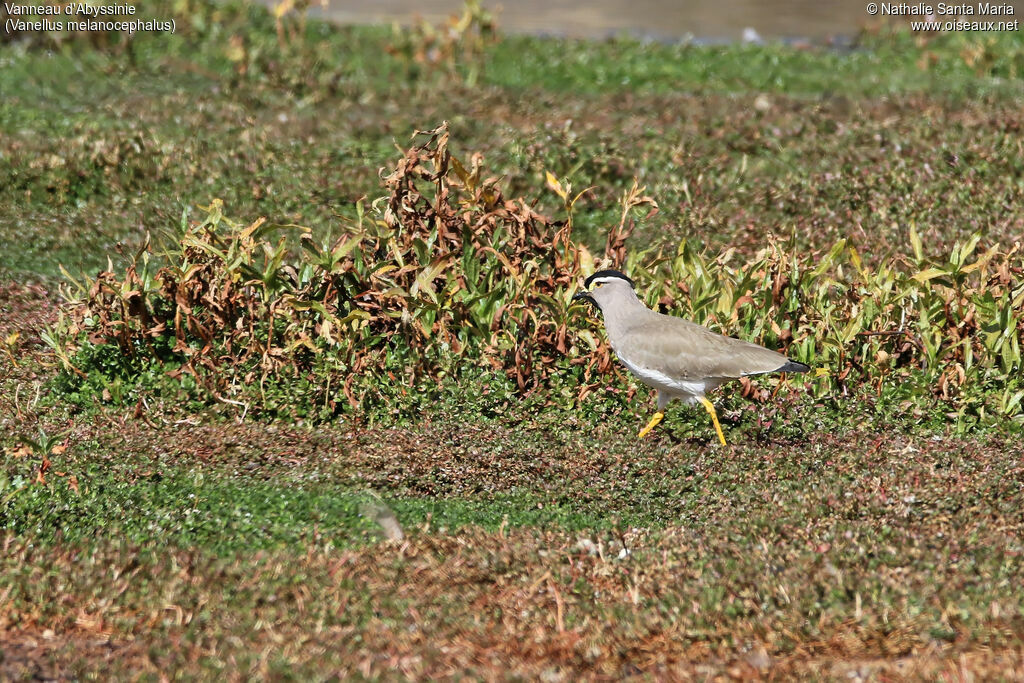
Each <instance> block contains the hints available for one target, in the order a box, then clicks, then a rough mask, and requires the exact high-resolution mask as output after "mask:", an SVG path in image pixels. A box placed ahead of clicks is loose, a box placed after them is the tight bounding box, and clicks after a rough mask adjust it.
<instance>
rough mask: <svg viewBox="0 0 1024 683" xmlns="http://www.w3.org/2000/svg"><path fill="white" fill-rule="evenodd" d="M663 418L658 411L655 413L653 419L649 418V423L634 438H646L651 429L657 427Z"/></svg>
mask: <svg viewBox="0 0 1024 683" xmlns="http://www.w3.org/2000/svg"><path fill="white" fill-rule="evenodd" d="M663 417H665V413H663V412H661V411H660V410H659V411H658V412H656V413H655V414H654V417H652V418H651V421H650V422H648V423H647V426H646V427H644V428H643V429H641V430H640V433H639V434H637V435H636V438H638V439H642V438H644V437H645V436H647V435H648V434H649V433H650V431H651V430H652V429H654V428H655V427H657V426H658V423H659V422H661V418H663Z"/></svg>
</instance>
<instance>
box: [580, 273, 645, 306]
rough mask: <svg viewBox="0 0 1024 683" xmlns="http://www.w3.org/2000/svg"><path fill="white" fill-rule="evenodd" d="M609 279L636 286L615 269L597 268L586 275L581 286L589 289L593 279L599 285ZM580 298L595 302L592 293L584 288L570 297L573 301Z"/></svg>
mask: <svg viewBox="0 0 1024 683" xmlns="http://www.w3.org/2000/svg"><path fill="white" fill-rule="evenodd" d="M610 279H615V280H622V281H624V282H628V283H629V286H630V287H634V288H635V287H636V285H634V284H633V281H632V280H630V279H629V278H628V277H627V276H626V275H625V274H624V273H620V272H619V271H617V270H599V271H597V272H596V273H594V274H593V275H591V276H590V277H588V278H587V281H586V282H585V283H584V285H583V286H584V287H586V288H587V289H590V288H591V285H593V284H594V282H595V281H596V282H597V284H598V285H600V284H601V283H602V282H607V281H608V280H610ZM581 299H582V300H584V301H589V302H590V303H592V304H596V303H597V301H596V300H595V299H594V295H593V294H591V293H590V292H588V291H586V290H584V291H582V292H577V293H576V294H574V295H573V297H572V300H573V301H579V300H581Z"/></svg>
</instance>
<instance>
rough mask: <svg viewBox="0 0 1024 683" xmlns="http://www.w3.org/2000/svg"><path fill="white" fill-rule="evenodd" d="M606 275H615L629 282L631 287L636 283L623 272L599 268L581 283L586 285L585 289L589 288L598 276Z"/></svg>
mask: <svg viewBox="0 0 1024 683" xmlns="http://www.w3.org/2000/svg"><path fill="white" fill-rule="evenodd" d="M606 277H617V278H619V279H620V280H625V281H626V282H628V283H629V286H630V287H632V288H633V289H636V285H635V284H634V283H633V281H632V280H630V279H629V277H627V276H626V274H625V273H620V272H619V271H617V270H599V271H597V272H596V273H594V274H593V275H591V276H590V277H588V278H587V281H586V282H584V283H583V286H584V287H586V288H587V289H590V285H592V284H593V283H594V280H597V279H599V278H606Z"/></svg>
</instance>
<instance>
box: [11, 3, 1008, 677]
mask: <svg viewBox="0 0 1024 683" xmlns="http://www.w3.org/2000/svg"><path fill="white" fill-rule="evenodd" d="M204 12H205V14H204ZM224 12H225V14H223V15H220V16H218V15H216V13H215V12H214V11H213V10H209V9H199V10H197V14H196V15H195V16H196V17H198V18H203V17H205V20H206V25H207V27H206V28H202V24H203V22H201V21H199V19H196V21H195V22H194V23H193V25H192V26H191V27H188V25H187V24H182V26H183V29H182V32H181V35H179V36H175V37H173V38H166V37H165V38H161V37H158V36H157V37H152V36H149V37H144V38H141V39H140V40H139V42H138V44H137V45H136V46H135V47H133V49H132V50H131V51H128V50H125V49H123V48H120V47H118V46H117V45H113V46H106V47H103V46H100V47H99V48H96V47H93V46H91V45H90V44H89V43H88V42H87V41H79V42H72V43H71V44H69V45H65V46H63V47H62V48H60V49H57V50H52V51H47V50H44V49H42V48H41V47H38V46H37V47H29V48H26V47H24V46H18V45H6V46H4V47H2V48H0V62H2V64H3V68H2V69H0V90H2V91H3V92H4V94H5V97H4V99H3V102H2V103H0V130H3V131H4V133H3V136H2V137H0V142H2V145H3V148H2V150H0V243H3V244H4V245H7V246H6V247H5V249H6V251H5V253H4V260H3V262H2V263H0V343H4V345H5V346H4V347H3V348H0V431H2V433H3V435H4V436H3V437H2V441H0V446H2V447H3V449H4V450H3V454H2V456H0V463H2V469H0V544H2V545H3V548H4V552H3V553H2V554H0V567H2V569H0V677H4V678H7V677H11V678H20V677H25V678H28V677H33V676H35V677H44V678H76V677H77V678H89V677H110V676H111V675H115V676H118V677H135V676H143V677H148V678H159V677H160V676H161V675H178V676H182V677H201V678H214V677H219V676H222V675H225V674H230V675H232V676H235V677H240V676H244V675H264V676H271V675H272V676H277V677H282V678H284V677H289V678H290V677H296V678H302V679H306V678H327V677H331V676H345V677H366V678H377V677H397V676H402V675H405V676H411V677H427V676H430V677H435V676H445V675H449V676H451V675H460V674H469V675H471V676H474V677H503V676H512V677H516V676H521V677H530V678H534V677H541V676H543V677H546V678H552V679H558V678H570V677H576V676H577V675H579V674H581V673H582V674H584V675H587V676H590V677H594V678H599V677H624V676H646V677H668V676H675V677H693V678H696V677H701V678H705V677H764V678H771V677H775V678H784V677H800V678H808V677H816V678H830V679H842V680H847V679H849V678H857V677H861V678H868V679H870V678H875V679H892V678H899V677H909V678H919V679H936V678H941V677H948V678H966V677H968V676H969V675H974V676H976V677H978V678H983V679H988V678H1004V679H1015V678H1020V677H1021V676H1022V675H1024V644H1022V639H1024V592H1022V591H1021V589H1020V586H1021V585H1024V571H1022V569H1021V555H1022V553H1024V541H1022V532H1024V513H1022V510H1024V486H1022V484H1024V467H1022V462H1024V450H1022V447H1021V446H1020V442H1019V439H1018V438H1016V436H1015V435H1014V433H1013V432H1012V431H1011V430H1010V426H1009V425H1005V426H1001V425H999V424H994V425H989V426H987V427H985V428H984V429H981V428H979V429H978V430H975V431H973V432H971V433H968V434H959V433H957V432H955V431H954V430H953V429H952V427H951V426H946V425H944V424H943V416H942V415H941V414H939V415H934V414H932V415H916V414H914V413H913V412H912V411H911V410H910V409H906V411H905V412H904V408H902V407H901V406H900V405H892V406H881V407H872V409H871V410H867V409H864V408H863V406H855V405H849V402H844V400H843V397H842V396H831V397H827V398H825V399H823V400H820V401H817V402H815V401H808V400H804V399H802V398H798V397H797V396H796V395H795V394H790V393H789V392H787V391H784V390H783V391H781V392H780V393H779V395H778V397H777V399H776V400H775V401H774V402H772V403H768V404H761V403H752V402H749V401H745V400H743V399H741V398H740V397H739V396H738V387H733V388H731V389H730V388H726V389H724V390H723V392H719V396H718V397H716V401H717V402H718V403H719V404H720V405H722V406H723V407H724V411H723V412H724V417H725V420H724V422H725V425H724V426H725V427H726V431H727V435H728V436H729V438H730V442H731V444H732V445H730V446H729V447H727V448H719V447H716V446H713V445H711V441H712V438H713V432H712V431H711V429H710V426H709V425H708V424H706V422H705V416H704V414H703V412H702V411H698V410H692V409H688V408H682V407H673V408H672V409H671V410H670V412H669V415H668V418H667V419H666V421H665V423H663V427H660V428H659V431H658V432H657V433H656V435H655V436H654V438H652V439H650V440H648V441H645V442H638V441H636V440H635V438H634V434H635V432H636V430H637V429H638V427H639V426H640V425H642V424H643V422H644V421H645V418H646V417H648V413H649V410H650V408H651V407H652V402H651V401H650V398H649V396H648V393H647V392H646V391H645V390H642V389H639V390H638V389H637V387H636V385H634V384H631V383H630V380H628V379H627V378H625V377H618V378H615V379H614V381H609V386H608V387H607V388H606V389H604V390H603V392H604V394H605V395H610V396H612V397H613V398H612V399H611V400H603V399H602V398H601V396H599V395H597V396H594V397H593V398H591V399H589V400H588V402H585V404H584V405H583V406H580V407H572V406H571V405H569V404H566V403H565V402H564V401H562V400H561V399H560V397H546V396H533V397H531V398H530V399H529V400H528V401H526V402H525V403H523V404H517V403H500V402H499V403H489V404H488V405H487V408H486V410H483V409H481V408H479V407H477V406H475V405H474V401H471V400H467V399H466V398H465V397H464V396H461V395H460V393H461V392H460V389H459V388H458V387H451V388H450V391H448V392H447V393H444V398H443V399H442V400H441V401H440V402H439V403H438V405H436V406H434V407H433V408H432V409H430V410H427V411H425V412H424V413H423V414H421V415H408V414H402V413H401V411H400V409H397V410H396V411H395V412H392V413H386V412H385V413H377V414H374V415H372V416H370V415H366V416H360V415H355V416H353V417H351V418H350V419H347V420H345V421H339V422H337V423H335V424H330V425H321V426H316V427H311V426H308V425H303V424H291V423H267V422H258V421H253V420H246V421H243V422H241V423H239V422H237V421H236V420H235V419H234V417H233V415H234V413H232V414H222V413H220V412H218V411H216V410H212V409H211V410H205V411H199V412H193V411H189V410H186V409H184V408H183V407H182V406H181V405H176V404H174V403H172V402H169V401H162V400H160V399H159V398H157V397H152V398H150V399H147V400H146V401H145V402H143V401H141V400H140V401H139V403H138V404H137V405H132V406H129V407H127V408H119V407H115V406H112V405H109V404H104V403H102V402H100V401H97V402H96V403H95V404H94V405H92V406H86V407H82V406H78V405H71V404H68V403H67V402H66V401H63V400H62V399H61V396H59V395H58V394H56V393H54V390H53V385H52V383H51V380H52V378H53V375H54V373H55V369H54V368H53V367H52V358H51V357H50V356H49V355H48V353H47V351H46V347H45V345H44V344H43V342H42V340H41V337H40V334H41V332H42V331H43V329H44V328H45V326H46V325H47V324H53V322H54V320H55V319H56V317H57V315H58V300H57V295H56V292H55V287H56V283H57V282H58V279H59V268H58V264H63V265H64V266H66V267H67V268H68V269H69V270H71V271H72V272H79V271H82V270H84V271H87V272H90V271H91V272H95V271H96V270H97V269H100V268H104V267H105V266H106V263H107V258H108V256H109V257H111V258H113V259H115V262H117V260H118V259H120V258H121V257H119V256H118V254H117V245H118V243H119V242H124V243H126V244H128V245H134V244H138V243H140V242H141V241H142V240H143V239H144V236H145V234H146V233H147V232H153V233H157V232H158V231H160V230H161V229H164V228H167V227H169V226H173V225H176V224H177V223H178V222H180V220H181V214H182V211H183V210H185V209H186V208H188V207H190V206H194V205H196V204H206V203H208V202H209V200H210V199H212V198H213V197H220V198H222V199H224V201H225V203H226V204H227V205H228V206H229V207H230V210H231V213H232V214H233V215H236V216H243V217H246V216H248V217H255V216H257V215H267V216H269V217H270V218H271V220H273V221H278V222H282V223H288V222H296V223H302V224H304V225H309V226H311V227H312V228H314V229H315V230H317V231H320V232H325V231H327V230H329V229H330V228H331V226H332V222H333V221H335V220H336V218H335V217H336V216H338V215H350V214H351V212H352V211H353V208H352V203H353V201H354V200H355V199H356V198H358V197H360V196H362V195H368V196H369V197H370V198H373V197H375V196H378V195H379V194H380V181H379V179H378V171H377V169H378V168H381V167H386V166H391V165H393V163H394V161H395V159H396V158H397V157H398V155H399V152H398V151H397V150H396V149H395V143H396V142H397V143H398V145H399V146H400V147H403V148H404V147H405V146H406V141H407V139H408V136H409V135H410V134H411V132H412V131H413V130H414V129H417V128H420V129H424V128H431V127H433V126H434V125H436V124H437V123H438V122H440V121H441V120H444V119H447V120H449V121H450V122H451V128H452V145H453V147H455V149H456V152H457V153H459V154H461V155H463V156H464V157H469V156H470V155H471V154H472V153H473V152H480V153H482V154H483V155H484V156H485V157H486V160H487V167H488V169H489V170H490V171H491V172H492V173H495V174H498V175H501V176H503V183H504V186H505V187H506V191H507V195H508V196H520V195H522V196H525V197H528V198H531V199H534V198H535V199H536V200H537V207H538V209H539V210H544V211H546V212H548V213H551V214H557V213H558V206H559V204H558V200H557V198H556V197H555V196H554V195H553V194H552V193H550V192H545V190H544V189H543V187H544V186H543V181H542V173H543V171H544V170H551V171H553V172H554V173H556V174H557V175H559V176H560V177H563V178H569V179H571V180H572V182H573V184H574V186H575V187H577V188H583V187H587V186H591V185H593V186H595V189H594V191H593V192H592V193H590V194H589V195H587V196H586V197H585V198H584V199H583V200H581V205H580V206H579V207H578V213H577V217H576V219H577V221H578V228H579V229H580V230H581V231H582V233H583V235H584V238H585V239H587V240H588V241H589V242H590V243H591V244H592V245H593V246H595V247H596V246H598V245H601V244H603V241H604V229H605V228H606V226H607V225H609V224H610V223H612V222H613V221H617V215H618V212H619V208H618V206H617V205H616V200H617V197H618V196H619V195H620V194H621V192H622V191H623V190H624V189H625V188H626V187H628V186H629V185H630V184H631V183H632V178H633V177H634V176H638V177H639V179H640V181H641V183H645V184H646V185H647V193H648V194H650V195H652V196H654V197H655V198H656V199H657V201H658V202H659V204H660V206H661V212H660V213H659V214H658V215H656V216H653V217H651V218H649V219H647V220H645V221H642V222H641V224H640V225H639V227H638V231H637V233H636V234H635V235H634V237H633V238H632V239H633V240H634V241H635V243H637V244H645V243H648V242H651V241H658V240H663V241H664V242H665V243H666V244H669V245H675V244H676V243H678V241H679V240H680V239H684V238H690V239H694V240H697V241H699V242H703V243H706V244H708V245H710V247H711V248H712V249H718V248H726V247H735V248H737V249H739V250H740V251H752V250H753V249H755V248H756V247H757V246H758V245H759V244H761V243H762V241H763V240H764V238H765V235H766V234H767V233H768V232H773V233H776V234H779V235H782V236H783V237H787V238H792V239H793V240H794V241H795V242H796V244H799V245H803V246H805V247H807V248H820V247H824V246H828V245H830V244H831V243H833V242H834V241H835V240H836V239H837V238H839V237H846V238H848V239H850V240H851V241H852V242H853V243H855V244H856V245H857V247H858V249H859V251H860V252H861V253H862V254H863V255H864V256H865V259H866V260H868V261H869V262H871V261H880V260H882V259H884V258H887V257H889V256H891V255H892V254H900V253H906V252H907V251H909V247H906V246H904V245H905V239H906V237H905V236H906V231H907V227H908V225H909V223H911V222H914V223H916V225H917V230H918V232H919V233H921V234H922V236H923V238H924V244H925V247H926V249H927V250H929V251H931V252H932V253H934V254H939V253H945V252H946V251H947V250H948V247H949V245H950V244H952V243H953V242H954V241H956V240H958V239H962V238H963V237H964V236H966V235H969V234H971V233H973V232H975V231H979V230H980V231H982V233H983V234H984V236H985V237H984V239H985V240H986V242H987V243H989V244H1002V245H1005V246H1007V247H1008V246H1009V245H1010V244H1012V243H1013V242H1014V241H1016V240H1019V239H1020V236H1021V234H1022V232H1024V223H1022V219H1021V217H1020V214H1019V212H1018V211H1017V207H1018V206H1019V205H1020V203H1021V199H1022V194H1024V161H1022V159H1024V153H1022V152H1024V149H1022V147H1021V139H1022V138H1021V135H1020V132H1021V128H1022V123H1024V114H1022V113H1021V111H1022V110H1021V108H1020V101H1021V96H1022V94H1024V92H1022V87H1021V80H1020V74H1021V73H1022V69H1024V59H1022V54H1024V47H1022V43H1021V40H1020V38H1019V36H1000V37H997V38H992V37H990V36H974V37H971V36H966V37H957V36H951V37H947V38H944V39H938V40H935V41H933V42H931V43H923V42H917V41H915V40H914V39H913V38H911V37H908V36H906V35H903V34H896V35H890V34H888V33H886V32H882V33H880V34H878V35H870V36H866V38H865V42H864V45H863V46H861V47H860V48H858V49H857V50H855V51H854V52H852V53H850V54H844V55H840V54H833V53H827V52H826V53H820V52H815V51H800V50H796V49H790V48H781V47H739V46H731V47H715V48H696V47H679V46H658V45H641V44H638V43H630V42H621V41H618V42H608V43H599V44H593V43H566V42H563V41H551V40H539V39H532V38H514V37H510V38H507V39H505V40H503V41H501V42H499V43H498V44H497V45H494V46H490V47H488V48H487V49H486V52H485V53H484V55H483V57H475V58H474V61H471V62H469V63H461V62H460V63H459V64H458V65H456V67H455V69H456V71H457V72H458V75H457V76H455V77H453V76H451V75H450V74H448V73H447V71H448V69H447V67H446V66H445V65H444V64H443V63H442V64H441V66H439V67H438V68H429V67H427V66H424V65H420V64H417V63H415V62H409V61H403V60H402V59H401V58H400V57H395V56H391V55H389V53H388V50H387V48H388V47H389V46H390V47H394V46H395V44H396V43H397V42H399V41H397V39H396V38H395V37H393V36H392V35H391V33H390V32H388V31H382V30H379V29H332V28H329V27H326V26H323V25H311V27H310V29H309V35H308V36H307V38H306V39H305V40H303V41H300V42H298V43H296V44H293V45H292V46H291V47H290V48H288V49H287V50H284V51H282V50H281V49H280V48H279V47H277V45H276V37H275V34H274V30H273V26H272V22H271V21H270V20H269V18H268V17H267V16H266V15H263V14H259V13H257V14H255V15H254V16H253V17H251V18H248V17H247V16H246V15H244V14H242V15H235V14H233V13H231V12H230V11H227V10H225V11H224ZM212 19H217V21H216V22H214V21H212ZM246 20H248V23H246ZM210 26H215V27H219V28H210ZM243 27H244V28H243ZM232 35H241V36H243V39H242V41H241V43H233V42H232V40H231V36H232ZM238 45H241V46H242V47H243V48H244V49H243V50H242V52H241V53H239V52H238V50H235V49H234V48H233V46H235V47H237V46H238ZM398 52H399V53H400V50H399V51H398ZM240 54H241V56H240ZM470 77H472V78H475V83H474V84H472V85H470V84H467V82H466V81H467V79H470V80H471V78H470ZM580 324H586V323H585V322H584V321H583V319H582V318H581V320H580ZM15 333H17V336H16V337H15V336H13V335H14V334H15ZM5 340H6V341H5ZM4 348H6V349H8V350H9V351H10V353H7V352H4ZM633 391H635V392H636V393H635V395H632V396H631V395H630V392H633ZM723 394H724V396H723ZM629 398H631V399H632V400H627V399H629ZM40 430H42V432H43V433H44V434H45V435H46V436H51V437H53V439H54V442H53V443H54V444H56V445H55V446H54V447H50V448H45V449H41V448H33V447H30V446H25V445H24V444H23V443H22V442H21V441H19V440H18V438H19V437H26V438H30V439H33V440H36V441H37V442H39V441H41V439H40V437H39V433H40ZM44 450H45V451H47V452H48V458H46V459H45V461H44V458H43V453H42V452H41V451H44ZM378 519H379V520H383V521H384V525H382V524H379V523H377V522H376V521H375V520H378ZM391 519H394V520H396V521H397V522H398V524H399V525H400V526H401V527H402V528H403V529H404V538H403V539H402V540H386V539H385V538H384V536H385V535H386V533H385V531H384V527H385V526H387V525H388V524H389V520H391ZM172 672H173V673H172Z"/></svg>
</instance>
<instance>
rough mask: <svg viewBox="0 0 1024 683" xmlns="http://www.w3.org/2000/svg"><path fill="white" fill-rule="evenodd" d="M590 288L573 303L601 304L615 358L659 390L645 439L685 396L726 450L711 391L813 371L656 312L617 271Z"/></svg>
mask: <svg viewBox="0 0 1024 683" xmlns="http://www.w3.org/2000/svg"><path fill="white" fill-rule="evenodd" d="M585 286H586V289H587V290H589V291H583V292H579V293H577V294H576V295H574V296H573V301H577V300H581V299H582V300H586V301H590V302H592V303H594V304H597V306H598V308H600V309H601V314H602V315H603V316H604V327H605V331H606V332H607V333H608V341H609V342H610V343H611V345H612V350H613V351H615V355H617V356H618V357H619V360H620V361H622V363H623V365H625V366H626V367H627V368H629V370H630V372H632V373H633V374H634V375H636V376H637V377H638V378H640V381H641V382H643V383H644V384H646V385H647V386H649V387H652V388H654V389H657V390H658V412H656V413H655V414H654V417H652V418H651V421H650V422H649V423H648V424H647V426H646V427H644V428H643V429H642V430H641V431H640V434H639V437H640V438H643V437H645V436H647V434H648V433H649V432H650V431H651V430H652V429H654V427H655V426H656V425H657V424H658V423H659V422H661V420H662V418H663V417H664V416H665V415H664V412H663V411H664V410H665V406H667V405H668V403H669V401H671V400H672V399H674V398H680V399H682V400H684V401H686V402H687V403H696V402H698V401H699V402H700V403H702V404H703V405H704V408H705V409H706V410H707V411H708V414H709V415H711V421H712V422H713V423H714V425H715V432H716V433H717V434H718V440H719V441H721V442H722V445H723V446H724V445H725V435H724V434H722V426H721V425H720V424H719V423H718V414H717V413H716V412H715V406H714V404H712V403H711V401H709V400H708V399H707V398H706V397H705V394H706V393H707V392H708V391H710V390H711V389H715V388H716V387H718V386H719V385H721V384H722V383H724V382H727V381H729V380H731V379H739V378H740V377H749V376H751V375H763V374H765V373H769V372H807V371H808V370H809V369H810V368H809V367H807V366H806V365H804V364H803V363H798V362H796V361H793V360H789V359H788V358H786V357H785V356H783V355H782V354H781V353H777V352H775V351H771V350H770V349H766V348H764V347H763V346H758V345H757V344H753V343H751V342H748V341H743V340H742V339H735V338H733V337H726V336H723V335H721V334H718V333H716V332H712V331H711V330H709V329H707V328H706V327H703V326H701V325H698V324H696V323H692V322H690V321H689V320H683V319H682V318H676V317H673V316H670V315H663V314H661V313H658V312H657V311H652V310H651V309H649V308H647V306H645V305H644V303H643V302H642V301H640V299H639V297H637V295H636V292H634V291H633V281H632V280H630V279H629V278H628V277H626V276H625V275H624V274H622V273H620V272H619V271H617V270H601V271H598V272H596V273H594V274H593V275H591V276H590V277H588V278H587V281H586V285H585Z"/></svg>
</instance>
